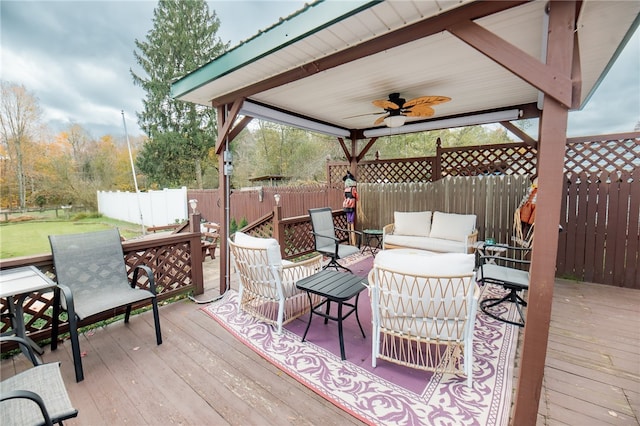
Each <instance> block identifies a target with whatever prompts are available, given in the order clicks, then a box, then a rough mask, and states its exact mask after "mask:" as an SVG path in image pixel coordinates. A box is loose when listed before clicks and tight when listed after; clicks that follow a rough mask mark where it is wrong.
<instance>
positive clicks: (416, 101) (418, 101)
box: [402, 96, 451, 108]
mask: <svg viewBox="0 0 640 426" xmlns="http://www.w3.org/2000/svg"><path fill="white" fill-rule="evenodd" d="M450 100H451V98H448V97H446V96H421V97H419V98H413V99H409V100H408V101H407V102H405V103H404V105H402V107H403V108H409V107H412V106H415V105H437V104H442V103H444V102H449V101H450Z"/></svg>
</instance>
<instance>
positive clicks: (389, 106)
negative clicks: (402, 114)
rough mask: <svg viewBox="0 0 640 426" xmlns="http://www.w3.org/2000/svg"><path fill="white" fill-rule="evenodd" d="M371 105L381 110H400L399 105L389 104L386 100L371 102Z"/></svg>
mask: <svg viewBox="0 0 640 426" xmlns="http://www.w3.org/2000/svg"><path fill="white" fill-rule="evenodd" d="M371 103H372V104H373V105H375V106H377V107H378V108H382V109H385V110H386V109H400V105H398V104H396V103H394V102H391V101H389V100H387V99H378V100H377V101H373V102H371Z"/></svg>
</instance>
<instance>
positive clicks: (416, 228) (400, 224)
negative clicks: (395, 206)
mask: <svg viewBox="0 0 640 426" xmlns="http://www.w3.org/2000/svg"><path fill="white" fill-rule="evenodd" d="M430 230H431V212H430V211H427V212H393V233H394V234H396V235H416V236H422V237H428V236H429V232H430Z"/></svg>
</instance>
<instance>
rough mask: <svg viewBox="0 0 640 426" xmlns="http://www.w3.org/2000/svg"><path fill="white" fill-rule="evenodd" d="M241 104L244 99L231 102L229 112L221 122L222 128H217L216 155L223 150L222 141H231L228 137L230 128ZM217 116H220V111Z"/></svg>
mask: <svg viewBox="0 0 640 426" xmlns="http://www.w3.org/2000/svg"><path fill="white" fill-rule="evenodd" d="M243 103H244V99H236V100H235V101H233V105H231V110H230V111H229V114H228V115H227V116H226V117H224V121H223V123H224V124H223V125H222V127H220V126H218V129H219V130H218V139H217V140H216V154H220V153H221V152H222V150H223V148H224V141H225V140H226V139H227V138H228V139H229V140H233V138H232V137H230V134H229V133H230V130H231V126H232V125H233V123H234V122H235V121H236V117H237V116H238V113H239V112H240V108H241V107H242V104H243ZM218 114H220V111H218ZM245 126H246V124H245ZM236 134H237V133H236ZM234 137H235V136H234Z"/></svg>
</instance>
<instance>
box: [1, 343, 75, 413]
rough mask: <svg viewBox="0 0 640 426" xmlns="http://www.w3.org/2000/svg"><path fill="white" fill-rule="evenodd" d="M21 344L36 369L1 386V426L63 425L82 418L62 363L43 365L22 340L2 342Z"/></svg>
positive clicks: (28, 345) (14, 377)
mask: <svg viewBox="0 0 640 426" xmlns="http://www.w3.org/2000/svg"><path fill="white" fill-rule="evenodd" d="M5 341H13V342H17V343H18V345H20V346H21V347H22V348H23V349H24V351H25V352H26V353H29V354H30V356H28V357H27V358H28V359H29V360H30V361H31V362H32V363H33V367H32V368H29V369H28V370H25V371H23V372H21V373H18V374H16V375H15V376H12V377H9V378H3V380H2V382H1V383H0V424H3V425H42V424H44V425H52V424H53V423H59V424H62V421H63V420H67V419H70V418H73V417H76V416H77V415H78V410H76V409H75V408H73V405H72V404H71V400H70V399H69V394H68V392H67V388H66V386H65V385H64V381H63V380H62V375H61V374H60V363H59V362H52V363H47V364H43V363H42V362H41V361H40V360H39V359H38V358H37V357H36V356H35V354H34V353H33V348H32V347H31V345H30V344H29V343H28V342H27V341H26V340H24V339H23V338H21V337H17V336H3V337H0V342H5Z"/></svg>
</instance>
